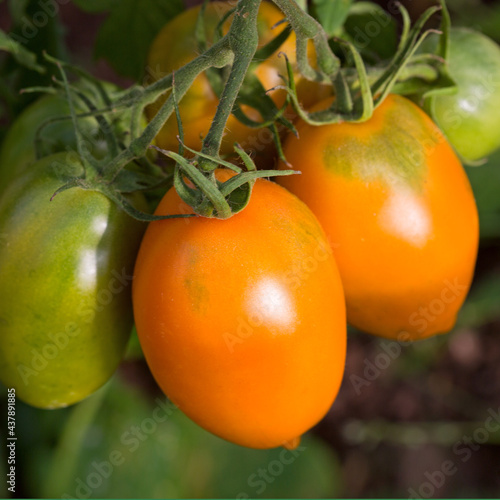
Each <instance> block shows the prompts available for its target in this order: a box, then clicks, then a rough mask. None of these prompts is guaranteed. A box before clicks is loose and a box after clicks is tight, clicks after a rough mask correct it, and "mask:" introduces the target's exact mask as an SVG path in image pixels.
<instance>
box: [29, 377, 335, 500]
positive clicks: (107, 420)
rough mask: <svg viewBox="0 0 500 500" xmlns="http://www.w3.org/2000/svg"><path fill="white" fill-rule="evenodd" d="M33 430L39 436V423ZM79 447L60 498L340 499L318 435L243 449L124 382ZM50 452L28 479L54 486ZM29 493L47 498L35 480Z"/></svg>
mask: <svg viewBox="0 0 500 500" xmlns="http://www.w3.org/2000/svg"><path fill="white" fill-rule="evenodd" d="M75 411H76V408H74V409H73V410H71V412H75ZM54 413H55V412H54ZM68 422H69V421H68ZM31 425H32V427H34V428H35V431H36V430H39V429H37V425H38V424H37V421H36V419H35V420H33V421H32V424H31ZM20 432H23V433H24V427H23V428H21V429H20ZM67 445H71V442H67ZM74 447H75V449H70V448H68V447H67V448H66V453H67V454H68V456H69V455H70V454H75V456H76V458H77V463H78V467H77V471H76V474H75V476H74V477H69V478H66V479H65V481H58V482H59V483H60V484H61V483H63V482H65V483H66V484H68V485H69V487H67V488H65V491H60V490H59V491H56V490H55V489H51V493H52V494H53V495H54V496H55V497H61V496H62V497H63V498H68V497H73V498H75V497H76V498H136V497H141V498H236V497H237V496H238V495H240V496H242V497H245V495H248V497H252V498H307V497H308V498H324V497H333V496H336V495H337V494H338V493H339V492H340V479H339V477H340V469H339V464H338V461H337V459H336V457H335V456H334V455H333V454H332V453H331V451H330V450H329V449H328V448H327V446H326V445H324V444H322V443H321V442H320V441H318V440H317V439H315V438H314V437H313V436H311V435H306V436H305V437H304V438H303V442H302V443H301V445H300V447H299V448H298V449H297V450H296V451H294V452H290V451H286V450H284V449H281V448H277V449H273V450H251V449H247V448H243V447H240V446H236V445H234V444H231V443H228V442H226V441H224V440H222V439H219V438H217V437H215V436H213V435H212V434H210V433H208V432H206V431H204V430H203V429H201V428H200V427H198V426H197V425H196V424H194V423H193V422H191V421H190V420H189V419H188V418H187V417H185V416H184V415H183V414H182V413H181V412H180V410H178V409H177V408H175V406H173V405H171V403H169V402H168V401H167V400H166V399H165V397H164V396H158V397H152V398H150V399H149V400H148V399H146V398H145V397H144V396H143V395H142V394H140V393H139V392H138V391H137V390H136V389H134V388H131V387H130V386H127V385H125V383H124V382H123V381H122V380H121V379H120V377H119V376H115V377H114V378H113V380H112V382H111V385H110V387H109V389H108V392H107V394H106V398H105V400H104V401H103V402H102V407H101V408H100V410H99V412H98V414H97V417H96V419H95V420H94V421H93V423H92V424H91V425H90V427H88V428H87V430H86V434H85V439H83V444H82V443H81V442H80V443H78V442H75V445H74ZM44 449H45V453H43V454H42V455H39V454H38V453H39V449H37V448H34V449H33V450H32V452H31V453H30V454H31V455H33V456H35V457H38V460H34V461H32V462H30V464H29V465H30V468H28V469H27V470H26V477H33V478H37V479H38V478H41V479H42V480H47V477H48V475H47V466H46V465H45V464H43V463H40V462H41V461H40V457H43V461H44V462H45V463H47V462H49V463H50V461H51V460H52V458H53V456H54V452H53V451H50V450H48V449H47V448H44ZM44 474H45V475H44ZM52 486H57V485H52ZM29 494H30V495H31V496H33V497H37V496H39V495H40V490H39V487H38V486H37V485H36V484H35V482H34V481H33V483H32V484H31V489H30V491H29Z"/></svg>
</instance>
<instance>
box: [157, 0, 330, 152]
mask: <svg viewBox="0 0 500 500" xmlns="http://www.w3.org/2000/svg"><path fill="white" fill-rule="evenodd" d="M233 7H234V4H232V3H230V2H229V3H228V2H220V1H219V2H217V1H216V2H211V3H209V4H207V6H206V10H205V18H204V19H205V26H206V31H207V34H208V39H209V40H210V41H212V40H213V38H214V31H215V28H216V26H217V24H218V23H219V21H220V19H221V18H222V17H223V15H224V14H225V13H227V12H228V11H229V10H231V9H232V8H233ZM199 11H200V6H199V5H198V6H196V7H193V8H191V9H188V10H186V11H184V12H183V13H182V14H180V15H178V16H177V17H175V18H174V19H173V20H172V21H170V22H169V23H167V24H166V25H165V26H164V28H163V29H162V30H161V31H160V33H159V34H158V36H157V37H156V39H155V40H154V41H153V43H152V45H151V48H150V51H149V55H148V68H149V72H150V76H151V77H152V78H153V80H154V81H156V80H158V79H160V78H161V77H164V76H166V75H168V74H169V73H171V72H172V71H175V70H177V69H179V68H180V67H181V66H183V65H185V64H187V63H188V62H190V61H191V60H193V59H194V58H195V57H196V56H197V55H198V53H199V50H198V47H197V42H196V38H195V35H194V29H195V25H196V21H197V17H198V14H199ZM283 18H284V15H283V13H282V12H281V11H280V10H279V9H278V8H277V7H275V6H274V5H273V4H271V3H270V2H265V1H264V2H262V4H261V6H260V9H259V14H258V19H257V23H258V29H259V47H261V46H263V45H265V44H266V43H268V42H269V41H270V40H272V39H273V38H274V37H276V36H277V35H278V34H279V33H280V32H281V31H283V29H284V25H282V26H277V27H275V28H273V26H274V25H275V24H277V23H278V22H279V21H281V20H283ZM230 19H232V18H230ZM229 26H230V20H229V21H228V22H226V23H225V25H224V32H227V31H228V29H229ZM311 48H312V46H311ZM280 52H284V53H286V54H287V56H288V58H289V60H290V62H291V63H292V65H294V64H295V61H296V59H295V35H294V34H293V33H292V34H291V35H290V36H289V37H288V38H287V40H286V41H285V42H284V43H283V45H282V46H281V47H280V49H279V51H276V52H275V53H274V54H273V55H272V56H271V57H270V58H269V59H267V60H266V61H263V62H262V64H259V65H258V66H257V69H256V70H255V74H256V75H257V77H258V78H259V79H260V81H261V83H262V84H263V86H264V88H265V89H270V88H273V87H275V86H277V85H283V83H284V82H283V79H282V78H281V77H280V75H283V76H286V74H287V72H286V62H285V58H284V57H283V56H279V55H278V54H279V53H280ZM311 58H312V60H313V61H314V54H313V53H311ZM297 79H298V81H297V87H298V94H299V97H300V98H301V100H302V101H303V104H304V105H305V106H307V105H310V104H312V102H313V101H312V100H311V99H313V100H314V102H316V101H317V100H318V95H322V96H325V97H326V96H327V95H330V94H331V91H330V87H328V86H326V85H319V84H315V83H313V82H309V81H306V80H305V79H302V80H301V79H300V77H299V76H298V74H297ZM269 95H270V97H271V98H272V99H273V100H274V102H275V103H276V105H277V106H282V105H283V104H284V102H285V97H286V94H285V92H284V91H282V90H277V91H273V92H271V93H270V94H269ZM164 102H165V98H162V99H159V100H158V101H157V102H156V103H155V104H154V105H152V106H150V107H149V108H148V116H149V119H152V117H153V116H154V115H155V114H156V112H157V111H158V109H159V108H160V106H161V105H162V104H163V103H164ZM218 102H219V101H218V98H217V96H216V95H215V94H214V92H213V90H212V88H211V86H210V83H209V81H208V79H207V77H206V76H205V73H202V74H201V75H199V76H198V77H197V78H196V79H195V80H194V82H193V85H192V86H191V87H190V88H189V90H188V91H187V93H186V94H185V95H184V97H183V99H182V100H181V101H180V103H179V112H180V115H181V119H182V125H183V133H184V142H185V144H186V145H187V146H188V147H190V148H193V149H196V150H200V149H201V146H202V138H203V137H204V136H206V134H207V133H208V131H209V129H210V125H211V124H212V121H213V117H214V115H215V112H216V109H217V105H218ZM242 109H243V110H244V112H245V113H246V114H247V115H248V116H249V117H250V118H251V119H253V120H256V121H262V118H261V116H260V114H259V113H258V112H257V111H256V110H254V109H251V108H248V107H245V106H242ZM177 135H178V126H177V119H176V117H175V114H173V115H172V116H171V117H170V118H169V120H167V122H166V123H165V125H164V126H163V128H162V130H161V131H160V133H159V134H158V135H157V137H156V141H157V144H158V146H160V147H161V148H163V149H168V150H173V151H177V149H178V147H179V142H178V140H177ZM235 142H238V143H239V144H240V145H241V146H242V147H243V148H244V149H250V148H252V149H254V150H255V151H256V153H257V155H260V156H262V157H263V158H264V159H265V157H266V156H267V155H268V154H269V147H272V136H271V134H270V132H269V131H268V130H266V129H260V130H257V129H252V128H250V127H247V126H246V125H243V124H242V123H241V122H240V121H238V120H237V119H236V117H235V116H234V115H231V116H230V117H229V119H228V122H227V124H226V130H225V135H224V137H223V140H222V145H221V152H222V154H230V153H233V152H234V143H235Z"/></svg>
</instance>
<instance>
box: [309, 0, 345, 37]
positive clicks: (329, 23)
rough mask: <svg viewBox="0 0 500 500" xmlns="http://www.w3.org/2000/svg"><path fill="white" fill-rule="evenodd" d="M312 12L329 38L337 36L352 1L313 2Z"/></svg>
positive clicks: (330, 0) (324, 0) (316, 0)
mask: <svg viewBox="0 0 500 500" xmlns="http://www.w3.org/2000/svg"><path fill="white" fill-rule="evenodd" d="M312 4H313V12H314V15H315V17H316V19H318V21H319V22H320V23H321V25H322V26H323V28H324V30H325V31H326V33H327V34H328V35H330V36H332V35H336V34H338V32H339V30H340V28H341V27H342V25H343V24H344V21H345V20H346V18H347V14H348V13H349V9H350V8H351V4H352V0H313V2H312Z"/></svg>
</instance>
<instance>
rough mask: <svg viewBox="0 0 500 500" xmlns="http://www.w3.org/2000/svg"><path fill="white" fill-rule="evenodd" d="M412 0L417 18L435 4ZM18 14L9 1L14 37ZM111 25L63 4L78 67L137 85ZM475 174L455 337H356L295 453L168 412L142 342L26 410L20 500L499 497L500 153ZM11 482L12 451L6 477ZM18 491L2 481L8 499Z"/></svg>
mask: <svg viewBox="0 0 500 500" xmlns="http://www.w3.org/2000/svg"><path fill="white" fill-rule="evenodd" d="M186 3H187V4H188V5H193V4H195V3H200V2H197V1H195V0H192V1H187V2H186ZM379 3H380V5H381V6H382V7H386V5H387V2H384V1H380V2H379ZM403 3H404V4H405V5H406V6H407V7H408V9H409V10H410V12H411V14H412V16H417V15H418V14H419V13H421V12H422V11H423V9H424V8H425V7H427V6H429V5H430V4H432V3H433V2H432V1H431V0H429V1H425V0H422V1H419V0H406V1H405V2H403ZM448 4H449V7H450V10H451V13H452V17H453V21H454V24H455V25H467V26H472V27H474V28H475V29H480V30H482V31H483V32H484V33H486V34H487V35H489V36H490V37H492V38H494V39H496V40H497V42H500V2H495V1H491V0H489V1H486V0H485V1H479V0H452V1H450V2H448ZM7 12H8V11H7V7H6V3H5V2H0V27H1V28H2V29H4V30H6V31H8V29H9V16H8V13H7ZM106 16H107V14H102V15H96V14H92V15H91V14H88V13H85V12H83V11H81V10H80V9H78V8H77V7H76V6H74V5H73V4H72V3H70V2H65V3H64V5H62V4H61V9H60V21H61V24H60V26H62V29H63V30H64V37H65V39H66V41H67V43H68V46H69V48H70V50H71V51H72V52H73V54H76V59H77V60H76V62H77V63H79V64H83V65H84V66H85V67H87V68H88V69H89V70H90V71H91V72H93V73H94V74H96V75H98V76H100V77H102V78H105V79H111V80H114V81H116V82H118V83H121V84H123V85H127V84H128V83H132V82H131V81H129V80H128V79H127V78H124V77H121V76H120V75H117V74H116V73H115V72H114V71H113V70H112V69H111V68H110V67H109V66H108V65H107V64H106V62H105V61H104V60H102V59H100V60H95V59H94V54H93V53H92V47H93V45H94V39H95V36H96V33H97V30H98V28H99V26H100V25H101V23H102V22H103V21H104V20H105V19H106ZM498 112H500V110H499V111H498ZM4 125H5V124H4ZM466 170H467V174H468V175H469V178H470V180H471V183H472V186H473V189H474V192H475V195H476V199H477V203H478V207H479V214H480V224H481V242H480V250H479V258H478V261H477V269H476V274H475V279H474V283H473V286H472V289H471V292H470V294H469V297H468V299H467V302H466V303H465V305H464V307H463V309H462V311H461V313H460V316H459V318H458V322H457V325H456V327H455V329H454V330H453V331H452V332H450V333H449V334H447V335H443V336H438V337H435V338H431V339H428V340H425V341H421V342H417V343H413V344H409V345H402V346H401V345H399V344H395V343H390V342H388V341H384V340H381V339H377V338H375V337H372V336H369V335H366V334H363V333H361V332H356V331H353V330H350V331H349V340H348V353H347V365H346V372H345V377H344V381H343V385H342V388H341V390H340V394H339V396H338V398H337V400H336V401H335V403H334V405H333V406H332V408H331V410H330V412H329V414H328V415H327V416H326V417H325V419H324V420H323V421H322V422H321V423H320V424H319V425H318V426H317V427H316V428H314V429H313V430H312V431H311V432H309V433H308V434H307V435H306V436H304V438H303V441H302V444H301V446H300V447H299V448H298V449H297V450H296V451H295V452H293V453H289V452H288V453H286V454H284V453H283V450H280V449H276V450H270V451H256V450H249V449H245V448H241V447H238V446H236V445H233V444H230V443H227V442H225V441H222V440H220V439H218V438H216V437H214V436H212V435H210V434H208V433H207V432H205V431H203V430H202V429H200V428H199V427H197V426H196V425H195V424H193V423H192V422H190V421H189V420H188V419H187V418H186V417H184V416H183V415H182V414H181V413H180V411H178V410H176V409H174V408H173V407H171V406H169V405H168V402H167V401H166V400H165V397H164V396H163V395H162V393H161V392H160V391H159V389H158V388H157V386H156V384H155V382H154V380H153V379H152V377H151V375H150V373H149V371H148V369H147V366H146V365H145V362H144V360H143V358H142V356H141V352H140V347H139V345H138V343H137V339H136V338H135V337H133V339H132V341H131V344H130V347H129V350H128V354H127V359H126V361H125V362H124V363H123V364H122V366H121V367H120V369H119V370H118V372H117V373H116V375H115V376H114V377H113V379H112V380H111V381H110V382H109V383H108V384H107V385H106V386H105V387H103V388H102V389H101V390H100V391H99V392H98V393H96V394H95V395H93V396H92V397H90V398H89V399H87V400H85V401H84V402H83V403H81V404H78V405H76V406H74V407H71V408H67V409H64V410H57V411H44V410H37V409H35V408H31V407H29V406H26V405H24V404H23V403H22V402H20V401H17V406H16V411H17V417H16V418H17V422H16V434H17V436H18V440H17V463H16V470H17V474H16V475H17V490H16V494H15V496H16V497H19V498H40V497H63V498H135V497H143V498H194V497H196V498H214V497H215V498H249V497H251V498H336V497H343V498H350V497H357V498H368V497H372V498H373V497H386V498H391V497H398V498H402V497H403V498H405V497H406V498H408V497H413V498H446V497H455V498H460V497H478V498H479V497H488V498H498V497H499V495H500V431H499V430H498V429H497V428H500V339H499V334H500V153H497V154H495V155H493V156H492V157H491V158H489V159H488V161H487V163H486V164H484V165H482V166H480V167H467V169H466ZM1 389H2V390H1V394H2V397H1V400H0V415H3V416H4V415H6V401H7V397H6V389H5V388H3V387H2V388H1ZM297 405H300V401H297ZM3 416H2V419H4V417H3ZM495 424H498V425H495ZM2 425H5V424H2ZM3 429H5V427H3ZM2 434H3V431H2ZM5 474H6V448H5V446H2V447H1V449H0V476H1V477H4V478H5V477H6V476H5ZM7 493H8V491H7V484H6V482H5V481H2V482H1V483H0V495H1V496H4V497H5V496H7Z"/></svg>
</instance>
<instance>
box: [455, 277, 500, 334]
mask: <svg viewBox="0 0 500 500" xmlns="http://www.w3.org/2000/svg"><path fill="white" fill-rule="evenodd" d="M498 304H500V274H499V273H498V272H497V273H494V274H492V275H490V276H488V277H487V278H483V279H482V281H480V282H479V283H478V284H477V285H476V286H474V287H473V288H472V290H471V292H470V294H469V296H468V297H467V301H466V302H465V304H464V305H463V306H462V309H461V310H460V313H459V315H458V319H457V324H458V325H459V326H466V327H469V328H478V327H480V326H483V325H485V324H486V323H489V322H490V321H493V320H495V319H497V318H498V315H499V313H498Z"/></svg>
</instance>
